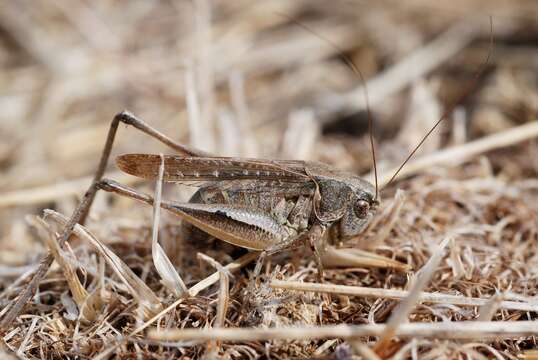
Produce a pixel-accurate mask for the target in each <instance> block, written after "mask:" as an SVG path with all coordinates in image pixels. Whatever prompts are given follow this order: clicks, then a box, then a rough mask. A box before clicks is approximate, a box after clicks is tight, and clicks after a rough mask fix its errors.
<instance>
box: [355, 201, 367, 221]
mask: <svg viewBox="0 0 538 360" xmlns="http://www.w3.org/2000/svg"><path fill="white" fill-rule="evenodd" d="M354 210H355V214H356V215H357V216H358V217H359V218H361V219H363V218H365V217H366V216H367V215H368V210H370V204H369V203H368V201H365V200H359V201H357V202H356V203H355V208H354Z"/></svg>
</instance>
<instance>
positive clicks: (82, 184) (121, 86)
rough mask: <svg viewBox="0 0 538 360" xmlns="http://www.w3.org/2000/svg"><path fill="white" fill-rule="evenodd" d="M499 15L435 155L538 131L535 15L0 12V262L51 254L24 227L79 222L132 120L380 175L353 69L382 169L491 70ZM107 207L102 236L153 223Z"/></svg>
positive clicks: (199, 1) (42, 6)
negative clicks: (110, 146)
mask: <svg viewBox="0 0 538 360" xmlns="http://www.w3.org/2000/svg"><path fill="white" fill-rule="evenodd" d="M489 16H491V17H492V19H493V37H494V42H495V43H494V47H493V53H492V58H491V61H490V62H489V63H488V65H487V66H485V68H484V76H483V77H482V78H481V79H480V81H479V82H478V84H477V86H476V88H475V89H473V91H472V92H471V94H470V96H469V97H468V98H466V99H465V100H464V101H463V103H462V104H460V105H459V106H458V107H457V108H456V111H455V112H454V114H453V115H451V116H450V117H449V119H450V121H447V122H446V123H445V124H443V127H442V128H441V129H440V131H438V132H437V133H436V134H435V135H433V136H432V137H431V138H430V139H429V140H428V142H427V143H426V145H425V146H424V148H423V151H435V150H436V149H438V148H440V147H444V146H449V145H454V144H458V143H462V142H465V141H468V140H470V139H473V138H476V137H480V136H483V135H486V134H489V133H492V132H496V131H500V130H504V129H507V128H510V127H512V126H515V125H518V124H522V123H525V122H528V121H532V120H536V119H537V114H538V75H537V74H538V3H537V2H536V1H534V0H529V1H523V0H522V1H503V0H494V1H492V0H488V1H481V0H476V1H461V0H452V1H449V2H445V3H443V4H441V3H440V2H432V1H425V0H411V1H405V2H400V1H383V2H374V1H371V2H370V1H352V0H347V1H346V0H340V1H334V2H327V1H263V2H255V1H243V0H240V1H239V0H237V1H233V2H232V1H209V0H195V1H158V2H157V1H146V0H134V1H110V0H99V1H70V0H53V1H44V0H18V1H9V0H8V1H2V2H0V109H1V110H0V264H5V265H10V266H13V265H20V264H25V263H28V262H31V261H35V259H36V258H37V256H38V254H39V253H41V252H42V251H43V250H44V249H45V247H44V246H42V245H41V243H40V242H39V241H37V240H36V239H35V238H33V236H32V233H31V232H30V231H29V230H28V227H27V225H26V223H25V215H27V214H38V213H40V211H41V210H42V209H43V208H47V207H49V208H55V209H57V210H59V211H61V212H63V213H66V214H69V213H70V212H71V211H72V210H73V208H74V206H75V205H76V203H77V201H78V199H79V198H80V196H81V195H82V194H83V193H84V191H85V189H86V188H87V187H88V185H89V184H90V181H91V177H92V175H93V172H94V171H95V169H96V166H97V163H98V160H99V156H100V152H101V149H102V147H103V145H104V141H105V137H106V133H107V130H108V126H109V124H110V121H111V119H112V117H113V116H114V114H116V113H117V112H119V111H121V110H124V109H127V110H129V111H131V112H133V113H135V114H136V115H138V116H139V117H141V118H142V119H144V120H145V121H146V122H147V123H149V124H150V125H152V126H154V127H156V128H158V129H160V130H161V131H163V132H165V133H166V134H168V135H169V136H170V137H172V138H174V139H177V140H178V141H181V142H185V143H189V144H191V145H193V146H195V147H197V148H200V149H203V150H207V151H211V152H214V153H216V154H219V155H234V156H250V157H274V158H294V159H315V160H321V161H325V162H328V163H331V164H334V165H335V166H338V167H340V168H343V169H349V170H352V171H355V172H358V173H361V174H366V173H368V172H369V171H370V170H371V161H370V159H371V157H370V149H369V146H368V138H367V116H366V111H365V101H364V91H363V90H364V89H363V84H361V81H360V79H359V77H358V76H357V75H356V74H354V72H353V71H352V70H351V69H350V67H349V66H347V65H346V63H345V61H343V60H342V56H345V57H347V58H349V59H351V60H352V61H353V62H354V63H355V64H356V66H357V68H359V69H360V71H361V72H362V74H363V76H364V78H365V79H366V80H367V85H366V87H367V90H368V92H369V99H370V106H371V110H372V117H373V119H374V121H375V135H376V141H377V142H378V145H379V151H378V157H379V160H380V171H381V172H382V169H383V168H386V167H387V166H389V165H390V166H393V165H395V164H398V163H399V162H401V161H402V159H403V158H404V157H405V156H406V155H407V154H408V153H409V151H410V149H411V148H412V147H413V146H414V145H415V144H416V143H417V142H418V141H419V140H420V138H421V136H423V135H424V134H425V133H426V131H427V129H428V128H429V127H430V126H431V125H432V124H433V123H435V121H437V120H438V119H439V117H440V116H441V114H442V112H443V110H444V109H445V108H446V107H447V105H448V104H450V103H451V102H452V101H454V100H455V99H457V98H458V96H459V95H460V94H461V93H462V92H463V91H464V90H465V89H466V87H468V86H469V83H471V82H472V79H473V77H474V76H475V75H476V73H477V71H478V69H479V68H480V67H481V66H484V61H485V59H486V57H487V54H488V51H489V49H490V48H489V42H490V35H491V31H490V23H489ZM296 22H299V23H300V24H302V25H298V24H297V23H296ZM305 27H307V28H308V29H310V30H307V29H305ZM117 139H118V140H117V143H116V147H115V148H114V154H119V153H125V152H150V153H157V152H161V151H165V152H166V151H167V150H166V149H165V148H164V147H163V146H162V145H161V144H158V143H157V142H156V141H154V140H151V139H148V138H147V137H145V136H143V135H141V134H139V133H138V132H137V131H135V130H133V129H130V128H129V129H128V128H125V127H122V128H121V129H120V131H119V134H118V137H117ZM529 146H534V145H532V144H531V145H529ZM537 162H538V160H537V157H535V156H534V157H533V156H527V157H525V160H524V161H523V163H524V164H525V169H521V168H520V167H518V168H517V169H511V170H510V162H505V163H504V165H506V168H504V167H503V169H504V170H503V171H507V172H508V176H522V174H523V175H524V174H525V172H532V173H533V174H535V173H534V169H536V168H538V164H537ZM494 165H495V164H494ZM499 167H501V166H500V165H499ZM510 171H511V172H510ZM107 176H108V177H112V178H114V179H117V180H120V181H123V182H127V183H131V184H132V183H134V182H136V181H137V180H136V179H134V178H131V177H128V176H127V175H122V174H120V173H119V172H118V170H116V168H115V166H114V165H113V164H110V171H109V173H108V175H107ZM150 186H151V184H150ZM174 191H176V190H174ZM182 191H184V190H177V192H178V194H177V196H178V197H179V198H181V197H185V196H187V195H186V194H182V193H181V192H182ZM110 201H111V200H110V199H109V198H108V197H106V196H100V197H99V199H98V201H97V203H96V207H95V208H94V210H93V212H92V219H91V222H92V221H96V222H100V223H101V224H102V223H106V222H107V221H108V222H113V223H114V224H115V225H114V226H132V227H136V226H139V225H136V222H135V220H133V217H131V216H130V215H129V212H130V211H131V212H132V211H133V208H135V207H133V206H132V202H129V201H127V200H125V201H124V200H114V209H110V204H111V203H110ZM146 210H147V211H146V212H144V213H143V214H141V215H139V217H141V218H143V219H149V218H150V213H151V210H150V209H146ZM118 224H119V225H118ZM146 225H147V222H146ZM28 249H34V250H35V251H28ZM2 271H17V270H16V269H14V268H10V269H5V270H2ZM21 271H22V270H21Z"/></svg>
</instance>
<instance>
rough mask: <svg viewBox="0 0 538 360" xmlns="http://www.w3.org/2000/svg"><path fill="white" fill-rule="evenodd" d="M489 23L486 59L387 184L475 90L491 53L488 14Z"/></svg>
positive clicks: (491, 38)
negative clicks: (460, 93)
mask: <svg viewBox="0 0 538 360" xmlns="http://www.w3.org/2000/svg"><path fill="white" fill-rule="evenodd" d="M489 25H490V39H489V50H488V55H487V57H486V60H485V61H484V63H483V64H482V65H481V66H480V68H479V70H478V71H477V72H476V74H475V76H474V78H473V80H472V81H471V82H470V83H469V84H468V85H467V88H466V89H465V91H464V92H463V93H462V95H460V96H459V97H457V98H456V100H454V101H453V102H452V103H451V104H450V106H449V107H448V108H447V109H446V110H445V111H444V112H443V115H441V117H440V118H439V120H437V122H436V123H435V125H433V126H432V128H431V129H430V131H428V132H427V133H426V135H424V137H423V138H422V140H420V142H419V143H418V145H417V146H415V148H414V149H413V151H411V153H409V155H408V156H407V158H406V159H405V160H404V162H403V163H402V165H400V167H399V168H398V170H396V172H395V173H394V175H392V177H391V178H390V180H389V182H388V183H387V185H390V184H391V183H392V182H393V181H394V179H396V176H398V174H399V173H400V171H401V170H402V169H403V167H404V166H405V165H406V164H407V163H408V162H409V160H411V158H412V157H413V155H415V153H416V152H417V150H418V149H419V148H420V147H421V146H422V144H424V142H425V141H426V139H427V138H428V136H430V134H431V133H432V132H434V131H435V129H436V128H437V126H439V124H441V122H442V121H443V120H445V119H446V118H447V117H448V115H450V114H451V113H452V111H454V108H455V107H456V106H458V104H460V103H461V102H462V101H463V100H464V99H465V98H466V97H467V96H469V94H470V93H471V92H472V91H474V90H475V88H476V86H477V84H478V80H479V79H480V78H481V77H482V74H483V73H484V71H485V69H486V68H487V66H488V64H489V61H490V59H491V54H492V52H493V19H492V17H491V16H490V17H489Z"/></svg>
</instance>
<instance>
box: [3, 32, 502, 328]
mask: <svg viewBox="0 0 538 360" xmlns="http://www.w3.org/2000/svg"><path fill="white" fill-rule="evenodd" d="M299 25H301V24H299ZM491 26H492V25H491ZM307 30H309V29H308V28H307ZM309 31H310V30H309ZM492 34H493V30H491V42H490V50H489V52H488V57H487V59H486V61H485V62H484V64H483V65H482V66H481V68H480V71H478V72H477V74H476V77H475V79H474V81H473V82H472V83H471V84H470V85H469V86H468V87H467V89H466V90H465V91H464V92H462V94H461V95H460V96H459V98H458V99H457V100H456V101H455V102H454V103H452V104H451V105H450V106H449V107H448V108H447V110H446V111H445V113H444V114H443V115H442V116H441V118H440V119H439V120H438V122H437V123H436V124H435V125H434V126H433V127H432V129H431V130H430V131H429V132H428V133H427V134H426V135H425V136H424V138H423V140H422V141H421V142H420V143H419V144H418V145H417V147H416V148H415V149H414V150H413V151H412V152H411V153H410V154H409V156H408V157H407V158H406V160H405V161H404V162H403V163H402V165H401V166H400V168H399V169H398V170H397V171H396V172H395V173H394V175H393V176H392V178H391V180H390V181H392V180H393V179H394V178H395V177H396V175H397V174H398V173H399V171H400V170H401V169H402V168H403V166H404V165H405V164H406V163H407V161H408V160H409V159H410V158H411V157H412V156H413V154H414V153H415V151H416V150H417V149H418V148H419V147H420V146H421V145H422V143H423V142H424V140H425V139H426V138H427V137H428V135H429V134H430V133H431V132H433V131H434V130H435V128H436V127H437V126H438V125H439V124H440V123H441V122H442V121H443V120H444V119H445V118H446V117H447V116H448V114H450V113H451V112H452V110H453V109H454V107H455V106H456V105H457V104H459V103H460V102H461V101H462V100H463V99H464V98H465V97H467V95H468V94H469V93H470V92H471V91H472V90H473V89H474V87H475V86H476V83H477V80H478V78H479V77H480V76H481V74H482V72H483V71H484V69H485V68H486V67H487V64H488V62H489V57H490V54H491V47H492V46H493V35H492ZM349 65H350V66H351V67H352V68H353V70H354V71H355V72H356V74H357V75H359V76H360V78H361V80H362V75H360V72H359V71H358V70H357V69H356V68H355V66H354V65H353V64H352V63H350V64H349ZM362 82H363V83H364V81H362ZM120 123H124V124H126V125H131V126H134V127H135V128H137V129H138V130H140V131H142V132H144V133H146V134H147V135H149V136H151V137H153V138H155V139H157V140H159V141H161V142H162V143H164V144H165V145H167V146H168V147H170V148H171V149H173V150H174V151H176V152H177V153H179V154H180V155H179V156H166V157H164V180H165V181H169V182H202V183H200V187H199V189H198V191H197V192H196V193H195V194H194V195H193V197H192V198H191V199H190V201H189V202H188V203H178V202H172V201H163V202H162V203H161V207H163V208H164V209H166V210H169V211H171V212H173V213H174V214H176V215H178V216H179V217H180V218H182V219H183V220H184V221H185V222H187V223H189V224H191V225H192V226H194V227H196V228H199V229H201V230H203V231H204V232H206V233H207V234H210V235H212V236H214V237H216V238H218V239H221V240H224V241H226V242H229V243H231V244H233V245H237V246H240V247H243V248H247V249H251V250H258V251H262V252H263V253H267V252H269V253H271V252H276V251H280V250H282V249H285V248H287V247H290V246H292V245H294V244H296V243H299V242H301V241H303V242H307V243H310V244H311V245H312V247H313V248H314V249H315V252H316V258H317V261H318V266H319V269H320V271H321V268H322V264H321V258H320V255H321V253H322V252H323V251H324V249H325V246H324V245H325V244H326V243H327V240H331V239H333V240H334V239H336V240H345V239H347V238H350V237H354V236H357V235H358V234H360V233H361V231H362V230H363V229H364V228H365V226H366V225H367V224H368V222H369V221H370V219H371V218H372V217H373V215H374V213H375V210H376V207H377V205H378V200H377V194H378V189H377V174H376V186H375V187H374V186H372V184H370V183H369V182H367V181H365V180H363V179H361V178H360V177H358V176H357V175H355V174H353V173H348V172H343V171H340V170H338V169H335V168H333V167H331V166H329V165H326V164H322V163H318V162H306V161H297V160H262V159H243V158H227V157H218V156H213V155H210V154H207V153H205V152H202V151H198V150H194V149H191V148H188V147H186V146H184V145H182V144H179V143H177V142H175V141H174V140H172V139H171V138H169V137H168V136H166V135H165V134H163V133H161V132H159V131H157V130H155V129H153V128H152V127H150V126H149V125H147V124H146V123H145V122H143V121H142V120H140V119H138V118H137V117H135V116H134V115H132V114H130V113H128V112H121V113H119V114H117V115H116V116H115V117H114V119H113V120H112V123H111V125H110V130H109V133H108V136H107V140H106V144H105V147H104V149H103V153H102V155H101V160H100V163H99V166H98V169H97V171H96V173H95V177H94V180H93V182H92V184H91V186H90V188H89V189H88V190H87V191H86V193H85V194H84V197H83V198H82V201H81V202H80V204H79V206H78V207H77V209H76V210H75V212H74V213H73V214H72V216H71V218H70V219H69V222H68V223H67V225H66V226H65V228H64V229H63V231H62V233H61V234H60V236H59V240H58V242H59V246H60V247H62V246H63V245H64V244H65V242H66V241H67V240H68V238H69V237H70V235H71V233H72V231H73V228H74V227H75V225H76V224H77V223H80V224H83V223H84V222H85V219H86V216H87V214H88V211H89V209H90V208H91V204H92V202H93V199H94V197H95V194H96V193H97V191H98V190H99V189H102V190H105V191H110V192H114V193H118V194H120V195H124V196H128V197H131V198H133V199H136V200H139V201H143V202H146V203H148V204H153V199H152V198H151V197H150V196H148V195H146V194H142V193H139V192H137V191H136V190H133V189H130V188H128V187H126V186H124V185H121V184H119V183H117V182H114V181H112V180H106V179H103V175H104V172H105V169H106V167H107V164H108V160H109V157H110V153H111V150H112V146H113V143H114V139H115V136H116V131H117V129H118V126H119V124H120ZM369 125H370V140H371V145H372V157H373V159H374V170H375V155H374V147H373V136H372V131H371V127H372V123H371V117H369ZM117 163H118V166H119V167H120V169H122V170H123V171H125V172H127V173H129V174H132V175H135V176H139V177H142V178H146V179H156V178H157V175H158V171H159V167H160V166H161V156H159V155H148V154H127V155H122V156H120V157H119V158H118V159H117ZM53 260H54V258H53V256H52V254H48V255H47V256H46V257H45V258H44V259H43V260H42V261H41V264H40V266H39V268H38V269H37V271H36V273H35V275H34V277H33V278H32V281H31V282H30V283H29V284H28V287H27V288H26V289H25V290H24V291H23V292H22V293H21V294H20V296H19V298H18V299H17V301H16V302H15V303H14V304H13V306H12V307H11V308H10V309H9V312H8V313H7V314H6V315H5V316H4V318H3V319H2V321H1V322H0V328H3V327H5V326H6V325H7V324H10V323H11V322H12V320H13V319H14V318H15V317H16V316H17V314H18V313H19V312H20V310H21V309H22V307H23V306H24V304H26V303H27V302H28V300H29V299H30V298H31V296H32V294H33V292H34V291H35V289H36V287H37V284H39V282H40V281H41V279H42V278H43V277H44V276H45V274H46V272H47V270H48V269H49V267H50V265H51V264H52V262H53Z"/></svg>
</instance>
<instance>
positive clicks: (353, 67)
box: [277, 12, 379, 201]
mask: <svg viewBox="0 0 538 360" xmlns="http://www.w3.org/2000/svg"><path fill="white" fill-rule="evenodd" d="M277 14H278V15H280V16H282V17H285V18H286V19H288V20H289V21H291V22H293V23H294V24H296V25H298V26H300V27H302V28H303V29H305V30H306V31H308V32H310V33H312V34H314V35H315V36H317V37H318V38H320V39H322V40H324V41H325V42H327V44H329V45H330V46H331V47H332V48H334V49H335V50H336V51H337V52H338V57H340V59H342V60H343V61H344V62H345V63H346V65H347V66H348V67H349V68H350V69H351V71H353V73H354V74H355V75H356V76H358V78H359V80H360V82H361V84H362V87H363V89H364V99H365V103H366V116H367V117H368V133H369V134H370V148H371V149H372V162H373V164H374V178H375V198H374V201H375V200H377V198H378V195H379V182H378V179H377V161H376V157H375V145H374V124H373V121H372V114H371V112H370V101H369V100H368V99H369V98H368V88H367V86H366V81H365V80H364V76H362V73H361V71H360V70H359V68H358V67H357V65H355V63H354V62H353V60H351V59H350V58H349V57H348V56H346V55H345V54H344V50H343V49H342V48H340V47H339V46H338V45H336V44H335V43H334V42H333V41H332V40H331V39H329V38H327V37H325V36H323V35H321V34H319V33H317V32H316V31H314V30H313V29H311V28H310V27H308V26H306V25H305V24H303V23H301V22H299V21H298V20H296V19H294V18H292V17H291V16H289V15H287V14H283V13H280V12H277Z"/></svg>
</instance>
